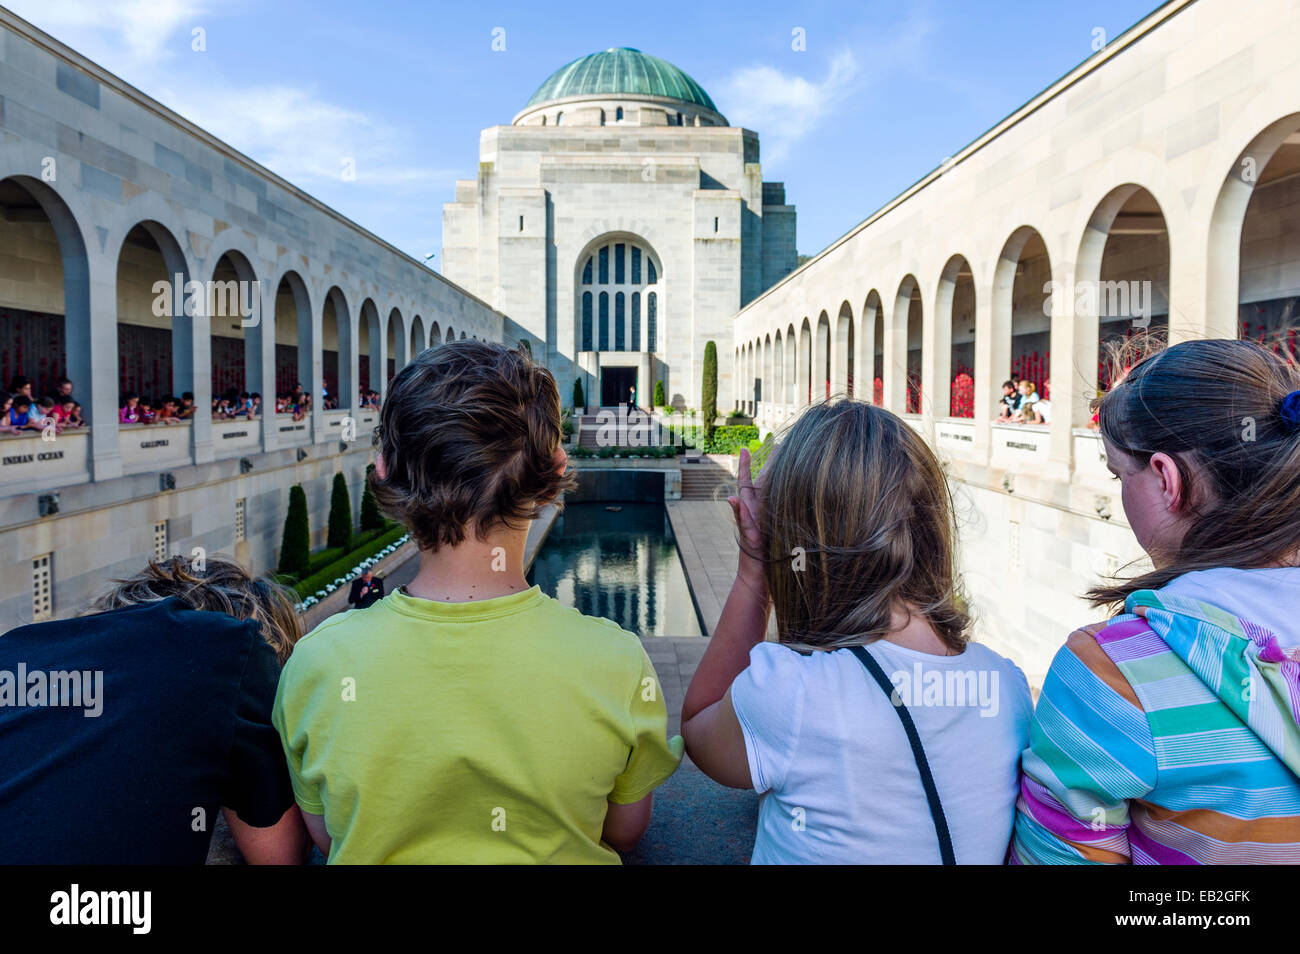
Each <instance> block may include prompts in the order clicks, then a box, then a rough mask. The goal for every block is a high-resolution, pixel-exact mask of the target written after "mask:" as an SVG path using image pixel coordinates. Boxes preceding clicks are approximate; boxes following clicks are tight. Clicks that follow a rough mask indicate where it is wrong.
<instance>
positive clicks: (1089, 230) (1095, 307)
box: [1051, 183, 1170, 427]
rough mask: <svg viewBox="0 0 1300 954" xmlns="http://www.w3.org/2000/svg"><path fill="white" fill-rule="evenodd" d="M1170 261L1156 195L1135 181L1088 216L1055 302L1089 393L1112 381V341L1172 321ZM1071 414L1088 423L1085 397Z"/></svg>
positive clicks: (1076, 422)
mask: <svg viewBox="0 0 1300 954" xmlns="http://www.w3.org/2000/svg"><path fill="white" fill-rule="evenodd" d="M1169 265H1170V261H1169V230H1168V227H1167V224H1166V222H1165V217H1164V212H1163V210H1162V209H1161V208H1160V204H1159V202H1157V201H1156V198H1155V196H1154V195H1152V193H1151V192H1150V190H1148V189H1146V188H1144V187H1143V186H1140V185H1137V184H1136V183H1125V184H1123V185H1120V186H1116V187H1115V188H1114V189H1112V190H1111V191H1110V192H1109V193H1107V194H1106V196H1105V197H1103V198H1102V200H1101V201H1100V202H1098V203H1097V206H1096V207H1095V208H1094V209H1093V212H1092V215H1091V216H1090V217H1089V219H1088V225H1087V227H1086V228H1085V229H1084V232H1083V236H1082V238H1081V239H1080V242H1079V252H1078V256H1077V258H1076V260H1075V268H1076V270H1077V271H1076V275H1075V288H1074V289H1073V290H1072V289H1069V288H1068V287H1067V288H1064V289H1061V291H1062V292H1063V293H1064V294H1063V295H1060V294H1058V295H1057V296H1055V298H1054V300H1053V303H1052V309H1051V310H1052V311H1053V313H1055V311H1056V309H1057V308H1061V309H1063V310H1064V312H1065V314H1066V315H1068V316H1069V319H1070V328H1071V345H1072V348H1071V351H1072V359H1073V360H1072V362H1071V364H1072V375H1077V376H1079V377H1081V378H1082V385H1083V393H1084V394H1088V395H1093V394H1095V393H1097V389H1098V388H1099V387H1101V388H1104V387H1106V386H1108V384H1109V381H1108V380H1107V378H1108V376H1109V368H1108V367H1107V366H1106V364H1105V362H1104V361H1103V359H1102V352H1103V351H1104V349H1105V345H1106V344H1107V343H1108V342H1110V341H1113V340H1116V339H1122V338H1124V337H1128V336H1130V335H1132V334H1133V333H1134V332H1135V331H1136V330H1142V329H1148V328H1149V329H1151V330H1159V329H1167V328H1168V327H1169ZM1071 291H1073V292H1074V294H1073V296H1072V300H1070V299H1068V298H1067V296H1069V293H1070V292H1071ZM1071 416H1072V421H1071V423H1072V425H1073V426H1075V427H1082V426H1084V425H1085V424H1086V423H1087V421H1088V418H1089V416H1090V412H1089V409H1088V407H1087V404H1086V403H1085V402H1083V401H1075V402H1072V405H1071Z"/></svg>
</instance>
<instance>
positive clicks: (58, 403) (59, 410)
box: [50, 395, 77, 430]
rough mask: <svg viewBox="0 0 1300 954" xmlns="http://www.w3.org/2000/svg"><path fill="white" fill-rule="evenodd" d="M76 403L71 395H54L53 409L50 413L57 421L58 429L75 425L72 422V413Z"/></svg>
mask: <svg viewBox="0 0 1300 954" xmlns="http://www.w3.org/2000/svg"><path fill="white" fill-rule="evenodd" d="M76 405H77V402H76V401H74V400H73V399H72V396H71V395H69V396H67V397H56V398H55V399H54V410H53V411H51V412H50V413H51V416H52V417H53V418H54V419H55V420H56V421H57V422H58V424H59V429H60V430H63V429H64V428H68V427H76V426H77V425H76V424H73V423H72V415H73V413H74V412H75V410H76Z"/></svg>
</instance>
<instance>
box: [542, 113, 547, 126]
mask: <svg viewBox="0 0 1300 954" xmlns="http://www.w3.org/2000/svg"><path fill="white" fill-rule="evenodd" d="M542 125H543V126H545V125H546V114H545V113H542Z"/></svg>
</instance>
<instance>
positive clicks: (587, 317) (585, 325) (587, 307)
mask: <svg viewBox="0 0 1300 954" xmlns="http://www.w3.org/2000/svg"><path fill="white" fill-rule="evenodd" d="M587 267H588V268H590V267H591V263H590V262H588V263H587ZM582 350H583V351H590V350H591V292H583V293H582Z"/></svg>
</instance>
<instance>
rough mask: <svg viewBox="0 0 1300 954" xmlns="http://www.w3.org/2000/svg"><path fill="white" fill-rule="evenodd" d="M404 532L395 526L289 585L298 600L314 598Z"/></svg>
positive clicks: (398, 538) (401, 528)
mask: <svg viewBox="0 0 1300 954" xmlns="http://www.w3.org/2000/svg"><path fill="white" fill-rule="evenodd" d="M404 533H406V530H405V529H404V528H403V527H401V526H395V527H393V528H392V529H390V530H386V531H382V532H380V533H379V535H378V536H374V537H372V539H371V541H370V542H369V543H367V544H365V545H364V546H360V547H356V548H355V549H353V551H352V552H351V553H349V554H347V555H346V556H344V557H343V558H342V559H338V560H335V561H334V562H333V563H330V564H327V565H326V566H324V567H322V568H321V569H319V570H317V571H316V572H315V573H312V574H311V576H308V577H307V578H306V579H303V580H300V581H298V582H297V583H293V584H291V585H292V586H293V588H294V590H295V591H296V592H297V594H298V598H299V599H306V598H307V597H308V596H315V595H316V591H317V590H322V589H324V588H325V584H327V583H333V582H334V581H335V580H336V579H338V578H339V577H346V576H349V575H350V574H351V572H352V568H353V567H354V566H356V565H357V564H358V563H360V562H361V561H362V560H368V559H369V558H370V557H372V556H374V555H375V554H376V553H378V552H379V551H380V550H382V549H383V548H384V547H386V546H388V545H389V544H390V543H395V542H397V541H398V540H400V539H401V538H402V534H404Z"/></svg>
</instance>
